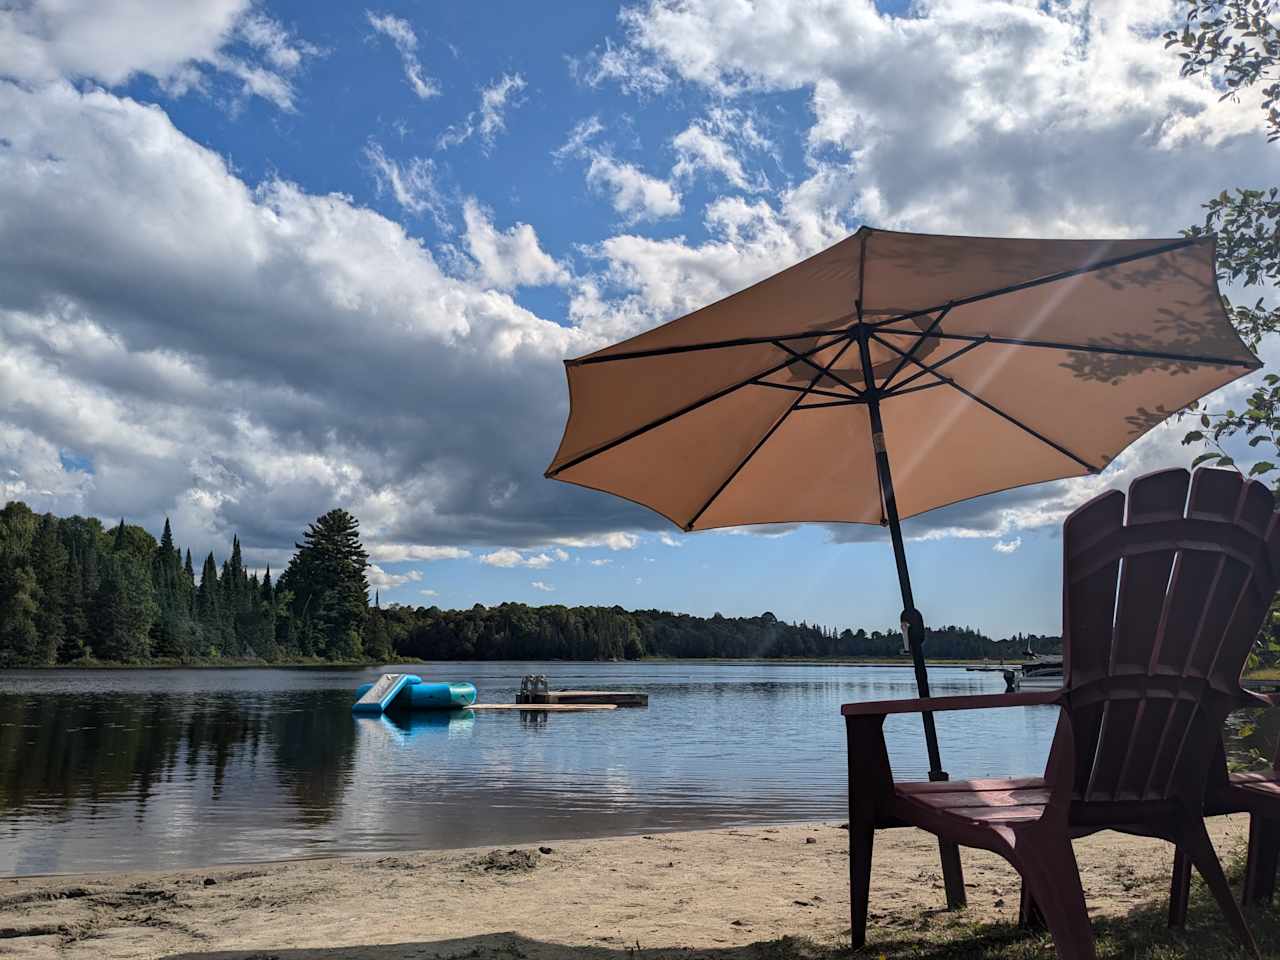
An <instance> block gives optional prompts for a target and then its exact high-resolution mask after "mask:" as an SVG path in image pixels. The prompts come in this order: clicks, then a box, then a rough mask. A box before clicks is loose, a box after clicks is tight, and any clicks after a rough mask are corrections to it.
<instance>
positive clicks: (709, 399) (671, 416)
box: [543, 331, 845, 478]
mask: <svg viewBox="0 0 1280 960" xmlns="http://www.w3.org/2000/svg"><path fill="white" fill-rule="evenodd" d="M843 336H845V333H844V332H843V331H841V332H840V334H839V337H843ZM839 342H840V340H839V338H837V339H835V340H832V341H830V342H829V343H822V344H819V345H818V346H816V347H810V348H809V349H808V350H806V351H805V352H804V354H803V355H802V356H804V357H807V356H808V355H809V354H811V353H818V352H820V351H822V350H825V349H827V348H828V347H831V346H834V345H835V344H837V343H839ZM793 363H795V361H794V360H792V359H787V360H784V361H783V362H782V363H779V364H776V365H774V366H772V367H770V368H769V369H768V370H761V371H760V372H759V373H753V374H752V375H751V376H749V377H747V378H746V379H744V380H739V381H738V382H737V383H733V384H730V385H729V386H727V387H721V388H720V389H719V390H717V391H716V392H715V393H712V394H709V395H708V396H705V397H703V398H702V399H700V400H695V401H693V403H688V404H685V405H684V406H683V407H681V408H680V409H679V410H673V411H672V412H671V413H668V414H664V415H663V416H661V417H658V419H656V420H650V421H649V422H648V423H646V424H643V425H642V426H639V427H636V428H635V429H634V430H628V431H627V432H626V433H624V434H623V435H622V436H620V437H614V438H613V439H612V440H610V441H609V442H607V443H604V444H601V445H600V446H598V447H596V448H595V449H594V450H588V451H586V452H585V453H580V454H578V455H577V456H576V457H573V458H572V459H570V460H567V461H565V462H564V463H562V464H561V465H560V466H558V467H556V468H555V469H553V470H548V471H547V472H546V473H544V474H543V476H545V477H548V478H553V477H556V476H559V474H560V473H562V472H563V471H565V470H568V469H569V468H570V467H576V466H577V465H578V464H580V463H583V462H584V461H586V460H590V459H591V458H592V457H595V456H598V455H600V454H602V453H605V452H606V451H608V450H612V449H613V448H614V447H616V446H618V445H620V444H623V443H627V442H628V441H630V440H634V439H635V438H636V437H638V436H641V435H642V434H645V433H648V432H649V431H650V430H654V429H656V428H658V427H660V426H662V425H663V424H664V423H670V422H671V421H672V420H675V419H676V418H677V417H683V416H684V415H685V414H686V413H692V412H693V411H694V410H697V409H698V408H699V407H705V406H706V405H707V404H708V403H713V402H714V401H716V400H719V399H720V398H721V397H727V396H728V395H729V394H731V393H733V392H734V391H735V390H741V389H742V388H743V387H745V386H747V385H748V384H749V383H752V382H753V381H756V380H759V379H760V378H761V377H767V376H770V375H771V374H774V373H777V372H778V371H779V370H782V369H783V368H785V367H789V366H791V364H793Z"/></svg>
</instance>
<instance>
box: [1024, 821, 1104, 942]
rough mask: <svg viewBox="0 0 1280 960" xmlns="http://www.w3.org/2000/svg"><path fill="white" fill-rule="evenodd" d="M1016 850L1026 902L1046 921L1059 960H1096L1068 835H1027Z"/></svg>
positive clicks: (1087, 912) (1063, 833)
mask: <svg viewBox="0 0 1280 960" xmlns="http://www.w3.org/2000/svg"><path fill="white" fill-rule="evenodd" d="M1016 849H1017V851H1018V857H1017V859H1016V860H1015V861H1014V864H1013V865H1014V866H1015V867H1016V868H1017V870H1018V872H1019V873H1020V874H1022V883H1023V887H1024V891H1025V892H1024V893H1023V899H1024V902H1025V901H1027V900H1030V901H1031V902H1033V903H1034V904H1035V907H1036V910H1037V911H1038V912H1039V914H1040V915H1041V916H1043V917H1044V922H1045V926H1047V927H1048V928H1049V933H1050V934H1051V935H1052V937H1053V945H1054V947H1056V948H1057V952H1058V960H1097V956H1098V954H1097V949H1096V947H1095V945H1094V939H1093V925H1092V924H1091V923H1090V922H1089V911H1088V909H1087V908H1086V907H1085V902H1084V888H1083V886H1082V885H1081V883H1080V869H1079V867H1078V866H1077V865H1076V854H1075V851H1074V850H1073V849H1072V848H1071V840H1070V838H1069V837H1068V836H1067V835H1066V833H1065V831H1064V832H1061V833H1058V832H1049V831H1043V832H1039V833H1038V834H1037V835H1035V836H1034V837H1028V836H1026V835H1024V836H1022V837H1020V838H1019V839H1018V844H1017V848H1016Z"/></svg>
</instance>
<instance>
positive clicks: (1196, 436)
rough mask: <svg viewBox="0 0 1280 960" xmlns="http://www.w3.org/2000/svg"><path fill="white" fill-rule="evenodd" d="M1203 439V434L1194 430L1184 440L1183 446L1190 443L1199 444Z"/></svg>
mask: <svg viewBox="0 0 1280 960" xmlns="http://www.w3.org/2000/svg"><path fill="white" fill-rule="evenodd" d="M1203 439H1204V434H1203V433H1201V432H1200V431H1199V430H1192V431H1190V432H1189V433H1188V434H1187V435H1186V436H1185V437H1183V438H1182V445H1183V446H1184V447H1185V446H1186V445H1187V444H1189V443H1197V442H1199V441H1201V440H1203Z"/></svg>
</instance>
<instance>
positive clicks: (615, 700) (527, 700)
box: [516, 673, 649, 707]
mask: <svg viewBox="0 0 1280 960" xmlns="http://www.w3.org/2000/svg"><path fill="white" fill-rule="evenodd" d="M516 703H517V704H520V705H530V706H531V705H535V704H539V705H543V706H564V707H568V706H577V707H585V706H611V707H647V706H648V705H649V695H648V694H647V693H635V692H633V691H630V690H552V689H551V688H550V687H549V686H548V684H547V678H546V677H545V676H544V675H543V674H541V673H527V674H525V675H524V677H522V678H521V680H520V692H519V693H517V694H516Z"/></svg>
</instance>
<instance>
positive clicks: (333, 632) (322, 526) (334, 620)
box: [280, 509, 369, 660]
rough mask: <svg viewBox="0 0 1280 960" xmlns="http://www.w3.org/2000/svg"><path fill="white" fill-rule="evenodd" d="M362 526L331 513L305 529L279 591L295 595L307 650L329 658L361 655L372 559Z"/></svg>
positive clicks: (347, 516)
mask: <svg viewBox="0 0 1280 960" xmlns="http://www.w3.org/2000/svg"><path fill="white" fill-rule="evenodd" d="M359 528H360V523H359V521H358V520H356V518H355V517H353V516H352V515H351V514H349V513H347V511H345V510H341V509H338V510H330V511H329V512H328V513H326V514H325V515H324V516H322V517H320V518H319V519H317V520H316V521H315V522H314V523H312V524H310V525H309V526H308V527H307V532H306V533H305V534H304V535H303V542H302V543H299V544H295V546H296V547H297V551H298V552H297V553H295V554H294V556H293V559H292V560H291V561H290V562H289V566H288V568H287V569H286V570H285V572H284V575H283V576H282V577H281V578H280V585H281V587H282V588H287V589H288V590H289V591H290V592H291V593H292V594H293V610H294V614H295V616H296V617H297V619H298V621H299V623H300V627H301V631H302V640H303V644H304V647H307V646H309V647H310V648H311V651H313V652H315V653H317V654H319V655H320V656H323V657H327V658H329V659H334V660H346V659H359V658H360V657H361V656H363V630H364V626H365V618H366V616H367V614H368V609H369V582H368V580H367V579H366V578H365V570H366V569H367V568H368V565H369V556H368V554H367V553H365V550H364V547H363V546H362V545H361V544H360V530H359ZM311 651H309V652H311Z"/></svg>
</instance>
